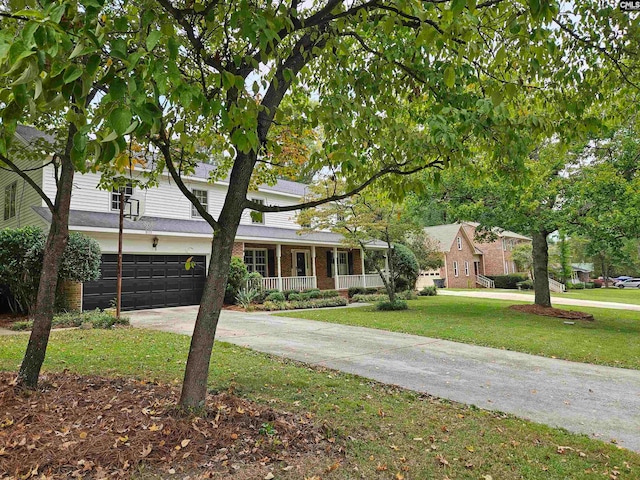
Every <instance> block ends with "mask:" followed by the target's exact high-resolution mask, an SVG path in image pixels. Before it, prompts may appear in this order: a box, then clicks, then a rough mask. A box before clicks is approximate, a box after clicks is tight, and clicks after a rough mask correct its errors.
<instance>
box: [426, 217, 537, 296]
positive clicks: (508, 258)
mask: <svg viewBox="0 0 640 480" xmlns="http://www.w3.org/2000/svg"><path fill="white" fill-rule="evenodd" d="M478 225H479V224H477V223H472V222H465V223H452V224H448V225H436V226H433V227H427V228H425V229H424V232H425V234H426V235H427V236H429V237H430V238H431V239H432V240H434V241H435V242H436V244H437V245H438V246H439V250H440V252H442V255H443V265H442V267H441V268H440V269H439V270H434V271H430V272H427V271H424V272H421V274H420V278H419V280H418V284H417V287H418V288H421V287H423V286H426V285H429V284H431V283H433V281H434V280H435V279H437V278H440V279H443V280H444V285H445V286H446V287H448V288H476V287H481V286H484V284H485V282H484V281H483V277H484V276H488V275H506V274H510V273H515V272H516V270H517V268H516V265H515V262H514V261H513V257H512V251H513V248H514V247H515V246H516V245H517V244H518V243H521V242H531V239H530V238H528V237H525V236H523V235H520V234H518V233H514V232H510V231H507V230H502V229H495V230H494V234H495V235H496V239H495V240H494V241H491V242H482V241H478V240H476V239H475V233H476V228H477V227H478Z"/></svg>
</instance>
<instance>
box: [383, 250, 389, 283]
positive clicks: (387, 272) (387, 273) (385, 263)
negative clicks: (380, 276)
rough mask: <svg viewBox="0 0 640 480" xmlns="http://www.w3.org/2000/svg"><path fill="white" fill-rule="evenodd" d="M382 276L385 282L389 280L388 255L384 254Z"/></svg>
mask: <svg viewBox="0 0 640 480" xmlns="http://www.w3.org/2000/svg"><path fill="white" fill-rule="evenodd" d="M384 274H385V275H386V277H387V280H389V255H388V254H386V253H385V254H384Z"/></svg>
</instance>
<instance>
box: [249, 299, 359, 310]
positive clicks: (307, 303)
mask: <svg viewBox="0 0 640 480" xmlns="http://www.w3.org/2000/svg"><path fill="white" fill-rule="evenodd" d="M347 303H348V302H347V299H346V298H342V297H333V298H320V299H316V300H295V301H289V302H272V301H265V302H264V304H263V305H259V306H257V308H256V309H257V310H265V311H274V310H298V309H301V308H325V307H344V306H345V305H347Z"/></svg>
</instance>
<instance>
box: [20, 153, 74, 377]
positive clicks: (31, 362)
mask: <svg viewBox="0 0 640 480" xmlns="http://www.w3.org/2000/svg"><path fill="white" fill-rule="evenodd" d="M61 163H62V169H61V172H60V179H59V181H58V191H57V193H56V201H55V204H54V207H55V208H54V211H53V212H52V215H51V227H50V229H49V234H48V236H47V243H46V245H45V249H44V257H43V259H42V273H41V274H40V283H39V284H38V296H37V297H36V305H35V308H34V311H33V315H32V318H33V329H32V330H31V335H30V336H29V344H28V345H27V351H26V352H25V355H24V359H23V360H22V365H20V371H19V373H18V379H17V385H18V386H19V387H26V388H36V387H37V386H38V377H39V376H40V369H41V368H42V364H43V363H44V358H45V355H46V352H47V344H48V343H49V334H50V333H51V322H52V320H53V313H54V305H55V300H56V287H57V285H58V273H59V271H60V265H61V263H62V255H63V254H64V250H65V248H66V246H67V241H68V239H69V208H70V206H71V189H72V187H73V174H74V168H73V164H72V162H71V159H70V158H69V157H68V156H67V155H65V156H64V157H63V158H62V162H61Z"/></svg>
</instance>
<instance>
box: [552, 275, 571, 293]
mask: <svg viewBox="0 0 640 480" xmlns="http://www.w3.org/2000/svg"><path fill="white" fill-rule="evenodd" d="M549 290H551V291H552V292H556V293H564V292H565V291H566V290H567V287H566V286H565V285H564V283H560V282H557V281H555V280H554V279H553V278H550V279H549Z"/></svg>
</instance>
